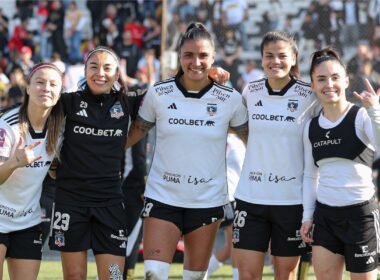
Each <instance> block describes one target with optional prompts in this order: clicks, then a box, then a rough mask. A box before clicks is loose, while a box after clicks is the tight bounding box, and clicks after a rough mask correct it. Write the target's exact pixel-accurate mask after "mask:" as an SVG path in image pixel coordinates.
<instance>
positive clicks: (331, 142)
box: [309, 105, 373, 166]
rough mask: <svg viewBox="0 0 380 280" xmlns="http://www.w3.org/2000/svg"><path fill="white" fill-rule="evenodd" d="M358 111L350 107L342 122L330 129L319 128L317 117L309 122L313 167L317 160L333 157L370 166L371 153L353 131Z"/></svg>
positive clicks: (356, 107) (354, 107) (357, 108)
mask: <svg viewBox="0 0 380 280" xmlns="http://www.w3.org/2000/svg"><path fill="white" fill-rule="evenodd" d="M359 109H360V108H359V107H358V106H355V105H354V106H352V107H351V108H350V110H349V111H348V113H347V115H346V116H345V117H344V119H343V120H342V122H341V123H340V124H339V125H337V126H336V127H333V128H330V129H324V128H322V127H320V126H319V123H318V118H319V117H315V118H313V119H312V120H311V122H310V128H309V139H310V142H311V145H312V151H313V158H314V163H315V165H317V162H318V161H319V160H322V159H325V158H333V157H338V158H345V159H350V160H354V161H357V162H360V163H362V164H365V165H367V166H371V165H372V159H373V151H371V150H370V149H368V147H367V146H366V145H365V144H364V143H363V142H362V141H361V140H360V139H359V138H358V136H357V135H356V131H355V119H356V116H357V114H358V111H359ZM317 166H318V165H317Z"/></svg>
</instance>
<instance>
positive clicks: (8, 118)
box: [0, 106, 20, 126]
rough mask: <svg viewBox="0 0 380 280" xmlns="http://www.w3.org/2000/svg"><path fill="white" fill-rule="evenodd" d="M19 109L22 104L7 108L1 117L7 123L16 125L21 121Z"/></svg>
mask: <svg viewBox="0 0 380 280" xmlns="http://www.w3.org/2000/svg"><path fill="white" fill-rule="evenodd" d="M19 111H20V106H17V107H13V108H10V109H8V110H6V111H5V112H4V113H3V112H1V116H0V118H1V119H2V120H3V121H4V122H5V123H7V124H8V125H9V126H12V125H15V124H18V123H19Z"/></svg>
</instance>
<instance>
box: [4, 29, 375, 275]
mask: <svg viewBox="0 0 380 280" xmlns="http://www.w3.org/2000/svg"><path fill="white" fill-rule="evenodd" d="M177 51H178V70H177V72H176V74H175V75H174V76H173V77H171V78H168V79H166V80H162V81H158V82H156V83H155V84H153V85H151V86H148V85H146V86H145V88H143V89H142V88H140V89H136V90H131V89H128V88H126V86H125V83H124V82H123V80H122V77H121V76H122V71H121V66H120V59H119V57H118V55H117V54H116V52H115V51H114V50H112V49H111V48H109V47H105V46H97V47H95V48H94V49H93V50H92V51H90V52H89V53H88V55H87V57H86V60H85V63H84V77H83V79H81V80H80V81H79V83H78V89H77V91H75V92H63V91H64V86H63V79H64V73H63V72H62V71H61V70H60V68H59V67H57V66H56V65H55V64H53V63H47V62H42V63H39V64H36V65H35V66H34V67H33V68H32V69H31V70H30V71H29V75H28V77H27V85H26V90H25V94H24V99H23V102H22V103H21V104H16V105H15V106H13V107H11V108H8V109H6V110H4V111H3V112H2V113H1V116H0V162H1V164H0V182H1V185H0V262H1V265H0V279H2V277H3V266H4V262H5V261H6V262H7V266H8V274H9V278H10V279H17V280H18V279H20V280H21V279H23V280H25V279H27V280H29V279H31V280H33V279H38V273H39V269H40V264H41V258H42V247H43V241H44V240H43V239H44V238H43V237H47V238H48V239H49V247H50V249H52V250H56V251H59V252H60V256H61V262H62V270H63V277H64V279H86V277H87V263H88V250H90V249H91V250H92V252H93V254H94V257H95V262H96V268H97V274H98V279H100V280H106V279H125V278H126V277H127V278H128V279H133V267H134V264H135V262H136V260H133V258H132V257H131V251H136V248H137V247H138V243H140V242H135V241H137V240H138V241H139V240H140V239H141V238H142V242H143V258H144V278H145V279H154V280H156V279H158V280H161V279H163V280H164V279H168V278H169V270H170V264H171V263H172V261H173V256H174V254H175V252H176V248H177V243H178V241H179V240H180V239H182V240H183V242H184V260H183V279H185V280H193V279H207V278H208V277H209V276H210V275H211V274H212V273H213V272H214V271H216V270H217V269H218V267H220V265H221V264H222V262H223V261H225V260H226V259H228V258H230V257H231V260H232V266H233V273H232V277H233V279H241V280H245V279H247V280H248V279H261V278H262V277H263V268H264V264H265V257H266V253H267V251H269V252H270V254H271V262H272V264H273V269H274V277H275V279H295V278H296V275H297V268H298V266H299V263H300V257H301V256H303V255H307V254H309V253H310V252H312V264H313V268H314V273H315V276H316V278H317V279H342V277H343V272H344V270H347V271H348V272H349V275H350V277H351V279H355V280H360V279H377V266H378V263H379V254H380V243H379V230H380V225H379V208H378V203H377V200H376V198H375V185H374V183H373V176H372V164H373V162H374V159H376V152H377V151H379V148H380V105H379V95H380V90H378V89H374V88H373V87H372V85H371V83H370V82H369V81H368V80H365V81H364V82H363V84H362V90H361V91H360V92H353V93H352V95H353V96H354V97H355V98H356V99H357V102H358V103H357V104H360V105H361V106H358V105H357V104H354V103H352V102H350V101H348V100H347V98H346V90H347V88H348V86H349V78H348V74H347V69H346V66H345V64H344V63H343V61H342V59H341V57H340V54H339V53H338V52H337V51H336V50H335V49H334V48H333V47H330V46H327V47H325V48H323V49H320V50H318V51H316V52H314V53H313V55H312V58H311V61H310V67H309V69H310V72H309V74H310V83H308V82H305V81H302V80H300V70H299V61H298V58H299V53H298V47H297V44H296V41H295V39H294V37H293V36H292V35H291V34H289V33H287V32H282V31H270V32H268V33H266V34H265V35H264V36H263V38H262V41H261V45H260V52H261V66H262V69H263V71H264V73H265V78H262V79H259V80H254V81H250V82H249V83H248V84H247V85H246V86H245V87H244V89H243V90H242V92H241V93H239V92H238V91H237V90H235V89H234V88H232V87H229V86H226V85H224V83H225V82H227V80H228V78H229V76H230V74H231V75H232V73H228V72H226V71H225V70H224V69H222V68H218V67H214V66H213V65H214V62H215V56H216V51H215V44H214V41H213V36H212V35H211V33H210V32H209V31H208V30H207V28H206V27H205V26H204V25H203V24H202V23H199V22H192V23H190V24H188V26H187V28H186V30H185V31H184V33H183V35H182V37H181V38H180V40H179V44H178V50H177ZM151 74H152V73H151ZM153 127H154V129H152V128H153ZM148 133H149V134H153V135H154V139H155V147H154V149H153V148H152V149H153V151H152V154H153V155H152V159H151V163H150V168H149V172H146V167H145V166H146V147H147V144H146V143H147V135H148ZM126 151H127V152H126ZM47 174H48V175H47ZM47 176H49V178H50V179H47ZM44 180H52V181H53V182H54V185H55V196H54V198H53V200H54V202H53V204H52V209H51V223H50V228H48V229H47V230H46V229H45V231H44V228H43V227H44V223H42V220H41V215H42V210H41V205H40V198H41V192H42V186H43V182H44ZM129 184H130V185H131V189H132V190H131V189H129V190H128V191H126V189H128V187H129ZM47 217H49V216H47ZM45 224H46V223H45ZM220 227H222V228H223V230H224V233H225V237H226V244H224V246H223V247H222V248H221V249H220V250H219V251H217V252H215V254H213V247H214V243H215V239H216V234H217V231H218V229H219V228H220ZM135 229H136V231H135ZM140 229H141V230H140ZM43 232H45V234H43ZM130 242H133V243H134V244H132V245H131V244H130ZM135 243H136V244H135ZM129 260H130V261H129ZM130 263H132V264H133V265H132V266H131V265H130ZM128 274H129V275H128Z"/></svg>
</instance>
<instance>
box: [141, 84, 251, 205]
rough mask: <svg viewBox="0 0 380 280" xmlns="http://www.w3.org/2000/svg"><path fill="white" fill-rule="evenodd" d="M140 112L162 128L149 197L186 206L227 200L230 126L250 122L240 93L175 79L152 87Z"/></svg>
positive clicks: (225, 88) (170, 203)
mask: <svg viewBox="0 0 380 280" xmlns="http://www.w3.org/2000/svg"><path fill="white" fill-rule="evenodd" d="M139 115H140V117H141V118H143V119H144V120H146V121H149V122H152V123H156V127H157V129H156V146H155V151H154V155H153V162H152V167H151V169H150V172H149V176H148V180H147V184H146V190H145V196H146V197H149V198H151V199H155V200H158V201H161V202H162V203H165V204H169V205H173V206H178V207H185V208H208V207H216V206H220V205H224V204H226V203H228V191H227V180H226V160H225V149H226V141H227V131H228V128H229V127H238V126H241V125H243V124H245V123H246V122H247V110H246V108H245V106H244V104H243V102H242V96H241V95H240V94H239V93H238V92H236V91H235V90H233V89H232V88H229V87H225V86H221V85H218V84H216V83H212V84H210V85H209V86H207V87H206V88H204V89H203V90H202V91H200V92H199V93H197V94H190V93H188V92H187V91H186V90H185V89H184V88H183V87H182V85H181V84H180V83H179V82H178V81H177V79H175V78H171V79H168V80H165V81H162V82H160V83H157V84H155V85H154V86H153V87H151V88H150V89H149V91H148V92H147V94H146V96H145V99H144V101H143V104H142V106H141V108H140V111H139Z"/></svg>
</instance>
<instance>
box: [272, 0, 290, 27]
mask: <svg viewBox="0 0 380 280" xmlns="http://www.w3.org/2000/svg"><path fill="white" fill-rule="evenodd" d="M282 9H283V8H282V5H281V2H280V0H270V1H269V10H268V15H269V20H270V30H279V28H280V23H281V17H282V16H283V11H282ZM284 31H286V30H284Z"/></svg>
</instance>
